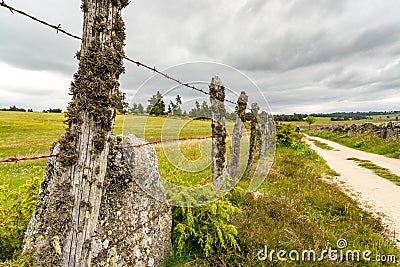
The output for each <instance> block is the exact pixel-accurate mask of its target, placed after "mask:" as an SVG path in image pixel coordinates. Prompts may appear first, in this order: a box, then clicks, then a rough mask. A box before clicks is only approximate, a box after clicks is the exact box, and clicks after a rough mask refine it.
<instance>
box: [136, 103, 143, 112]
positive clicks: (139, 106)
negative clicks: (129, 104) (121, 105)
mask: <svg viewBox="0 0 400 267" xmlns="http://www.w3.org/2000/svg"><path fill="white" fill-rule="evenodd" d="M137 110H138V113H139V114H143V113H144V107H143V105H142V104H140V103H139V104H138V106H137Z"/></svg>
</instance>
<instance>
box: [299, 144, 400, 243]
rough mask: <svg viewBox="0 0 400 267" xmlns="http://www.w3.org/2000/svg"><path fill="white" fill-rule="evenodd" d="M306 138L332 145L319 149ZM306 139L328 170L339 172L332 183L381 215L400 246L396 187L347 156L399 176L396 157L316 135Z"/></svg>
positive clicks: (399, 190)
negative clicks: (373, 152)
mask: <svg viewBox="0 0 400 267" xmlns="http://www.w3.org/2000/svg"><path fill="white" fill-rule="evenodd" d="M309 139H314V140H318V141H320V142H323V143H325V144H327V145H329V146H330V147H332V148H333V150H324V149H321V148H319V147H317V146H316V145H314V143H313V142H312V141H310V140H309ZM306 141H307V143H308V144H309V145H310V147H311V148H312V149H313V150H315V151H316V152H317V153H318V154H319V155H320V156H321V157H322V158H324V159H325V160H326V161H327V163H328V165H329V166H330V167H331V169H333V170H335V171H336V172H338V173H339V174H340V176H338V177H336V178H335V179H334V182H336V183H337V184H338V186H339V187H340V188H342V189H343V191H344V192H345V193H346V194H347V195H349V196H350V197H352V198H353V199H356V200H357V201H358V202H359V203H360V206H361V207H362V208H363V209H365V210H367V211H369V212H371V213H372V214H374V215H375V216H377V217H380V218H382V222H383V224H384V225H385V226H386V227H387V230H388V234H389V237H390V238H391V239H392V240H393V241H395V242H396V243H397V246H398V247H400V186H397V185H396V184H394V183H393V182H391V181H389V180H387V179H384V178H381V177H379V176H377V175H376V174H374V173H373V172H372V170H369V169H366V168H364V167H360V166H358V164H357V163H356V162H354V161H352V160H347V159H348V158H351V157H355V158H359V159H362V160H370V161H371V162H373V163H375V164H376V165H379V166H381V167H384V168H387V169H389V170H390V171H391V172H392V173H394V174H396V175H399V176H400V160H399V159H390V158H387V157H384V156H381V155H376V154H372V153H367V152H363V151H359V150H355V149H352V148H349V147H346V146H343V145H340V144H337V143H335V142H332V141H328V140H325V139H322V138H318V137H309V136H307V140H306Z"/></svg>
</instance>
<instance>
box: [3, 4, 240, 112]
mask: <svg viewBox="0 0 400 267" xmlns="http://www.w3.org/2000/svg"><path fill="white" fill-rule="evenodd" d="M0 6H2V7H4V8H7V9H9V10H10V11H11V13H13V14H14V11H15V12H16V13H18V14H21V15H23V16H26V17H28V18H30V19H32V20H34V21H36V22H39V23H41V24H43V25H46V26H48V27H50V28H53V29H55V30H56V31H57V34H58V33H59V32H61V33H63V34H65V35H67V36H69V37H72V38H74V39H78V40H81V41H82V38H81V37H79V36H77V35H74V34H72V33H69V32H67V31H65V30H63V29H61V24H58V25H57V26H56V25H53V24H50V23H48V22H46V21H44V20H41V19H38V18H36V17H34V16H32V15H30V14H28V13H26V12H24V11H21V10H19V9H16V8H14V7H12V6H9V5H7V4H6V3H5V2H4V0H2V1H1V2H0ZM124 59H125V60H127V61H129V62H131V63H134V64H136V65H137V66H138V67H143V68H145V69H148V70H151V71H153V72H155V73H157V74H159V75H161V76H163V77H164V78H166V79H169V80H171V81H174V82H176V83H178V84H180V85H182V86H184V87H187V88H189V89H192V90H194V91H197V92H200V93H203V94H206V95H209V92H206V91H204V90H202V89H200V88H197V87H195V86H194V85H191V84H189V83H185V82H181V81H180V80H179V79H177V78H174V77H172V76H170V75H168V74H166V73H164V72H162V71H160V70H158V69H157V68H156V67H150V66H149V65H146V64H144V63H142V62H140V61H138V60H134V59H131V58H129V57H127V56H124ZM225 102H227V103H230V104H233V105H236V102H234V101H231V100H229V99H225Z"/></svg>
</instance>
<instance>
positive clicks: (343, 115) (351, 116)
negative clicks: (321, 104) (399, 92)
mask: <svg viewBox="0 0 400 267" xmlns="http://www.w3.org/2000/svg"><path fill="white" fill-rule="evenodd" d="M399 113H400V111H367V112H360V111H358V112H334V113H327V114H324V113H315V114H311V115H312V116H314V117H330V118H331V121H346V120H366V119H372V116H376V115H385V116H388V115H393V114H399Z"/></svg>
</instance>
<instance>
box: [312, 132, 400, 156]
mask: <svg viewBox="0 0 400 267" xmlns="http://www.w3.org/2000/svg"><path fill="white" fill-rule="evenodd" d="M308 134H309V135H311V136H318V137H321V138H325V139H328V140H331V141H334V142H337V143H339V144H342V145H345V146H348V147H351V148H354V149H358V150H362V151H367V152H371V153H375V154H379V155H384V156H387V157H390V158H397V159H398V158H400V142H396V141H387V140H384V139H382V138H379V137H375V136H374V135H373V134H372V133H365V134H352V135H349V134H342V133H336V132H332V131H318V130H316V131H310V132H308Z"/></svg>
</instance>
